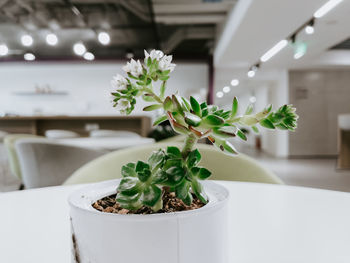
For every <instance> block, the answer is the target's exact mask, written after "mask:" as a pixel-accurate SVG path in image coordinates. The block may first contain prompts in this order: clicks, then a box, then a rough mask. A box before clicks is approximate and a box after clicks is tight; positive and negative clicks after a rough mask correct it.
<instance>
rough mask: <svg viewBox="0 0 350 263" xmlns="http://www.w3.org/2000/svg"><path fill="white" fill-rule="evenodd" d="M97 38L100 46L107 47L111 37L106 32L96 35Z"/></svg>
mask: <svg viewBox="0 0 350 263" xmlns="http://www.w3.org/2000/svg"><path fill="white" fill-rule="evenodd" d="M97 38H98V41H99V42H100V43H101V44H102V45H108V44H109V43H110V42H111V37H110V36H109V34H108V33H107V32H100V33H98V36H97Z"/></svg>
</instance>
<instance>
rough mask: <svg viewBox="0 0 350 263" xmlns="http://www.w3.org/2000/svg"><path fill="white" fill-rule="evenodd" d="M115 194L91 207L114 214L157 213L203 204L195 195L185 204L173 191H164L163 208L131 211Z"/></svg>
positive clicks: (196, 207) (197, 206)
mask: <svg viewBox="0 0 350 263" xmlns="http://www.w3.org/2000/svg"><path fill="white" fill-rule="evenodd" d="M115 197H116V194H114V195H110V196H107V197H104V198H102V199H99V200H97V201H96V202H95V203H93V204H92V207H93V208H95V209H97V210H99V211H101V212H105V213H114V214H155V213H157V214H159V213H172V212H179V211H186V210H194V209H198V208H201V207H202V206H204V205H205V204H204V203H202V202H201V201H200V200H199V199H198V198H197V197H196V196H195V195H193V201H192V204H191V205H190V206H188V205H185V204H184V202H183V201H182V200H181V199H179V198H176V197H175V193H173V192H164V194H163V204H164V205H163V209H161V210H159V211H157V212H154V211H152V209H150V208H149V207H146V206H144V207H141V208H140V209H138V210H136V211H131V210H128V209H125V208H122V207H121V206H120V205H119V203H118V202H117V201H116V199H115Z"/></svg>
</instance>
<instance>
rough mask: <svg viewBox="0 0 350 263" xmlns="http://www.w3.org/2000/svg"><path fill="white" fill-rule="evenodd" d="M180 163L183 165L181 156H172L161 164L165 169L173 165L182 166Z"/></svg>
mask: <svg viewBox="0 0 350 263" xmlns="http://www.w3.org/2000/svg"><path fill="white" fill-rule="evenodd" d="M182 165H183V160H182V158H181V157H180V158H176V157H174V158H171V159H168V160H166V162H165V164H164V166H163V169H164V170H167V169H169V168H171V167H174V166H178V167H182Z"/></svg>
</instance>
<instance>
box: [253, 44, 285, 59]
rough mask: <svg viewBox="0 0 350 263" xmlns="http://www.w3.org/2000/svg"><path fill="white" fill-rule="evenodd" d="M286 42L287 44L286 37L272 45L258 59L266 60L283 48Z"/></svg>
mask: <svg viewBox="0 0 350 263" xmlns="http://www.w3.org/2000/svg"><path fill="white" fill-rule="evenodd" d="M287 44H288V41H287V40H286V39H283V40H281V41H280V42H278V43H277V44H276V45H274V46H273V47H272V48H271V49H270V50H268V51H267V52H266V53H265V54H264V55H262V56H261V58H260V60H261V61H262V62H266V61H268V60H269V59H270V58H272V57H273V56H274V55H276V54H277V53H278V52H280V51H281V50H282V49H283V48H285V47H286V46H287Z"/></svg>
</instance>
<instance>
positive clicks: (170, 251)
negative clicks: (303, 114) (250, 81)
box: [69, 50, 297, 263]
mask: <svg viewBox="0 0 350 263" xmlns="http://www.w3.org/2000/svg"><path fill="white" fill-rule="evenodd" d="M171 62H172V56H167V55H164V54H163V52H162V51H159V50H152V51H151V52H150V53H147V52H146V51H145V59H144V63H141V62H140V61H139V60H138V61H135V60H133V59H131V61H130V62H127V64H126V66H125V67H124V68H123V69H124V70H125V71H126V72H127V75H128V77H123V76H121V75H119V74H118V75H117V76H116V77H114V78H113V80H112V86H113V88H114V90H113V92H112V96H113V103H114V106H115V107H117V109H118V110H120V112H122V113H126V114H130V113H131V112H132V111H133V109H134V106H135V104H136V97H139V96H141V97H142V98H143V99H144V100H145V101H147V102H150V103H151V104H150V105H149V106H147V107H145V108H144V111H153V110H158V109H163V112H164V114H163V115H161V116H160V117H158V118H157V119H156V120H155V122H154V125H158V124H160V123H162V122H164V121H166V120H168V121H169V122H170V124H171V126H172V128H173V129H174V131H176V132H177V133H179V134H183V135H185V136H186V139H185V142H184V146H183V148H182V149H179V148H177V147H174V146H169V147H168V148H167V149H159V150H158V151H155V152H153V153H151V154H150V157H149V159H148V160H147V161H145V160H143V161H138V162H137V163H128V164H125V165H124V166H123V167H122V170H121V171H120V173H121V176H122V179H120V180H112V181H106V182H102V183H97V184H93V185H89V186H88V187H86V188H83V189H82V190H79V191H77V192H75V193H73V194H72V195H71V196H70V198H69V203H70V207H71V223H72V224H71V225H72V236H73V262H80V263H83V262H84V263H85V262H86V263H87V262H92V263H97V262H101V263H102V262H103V263H108V262H129V263H134V262H135V263H136V262H144V263H151V262H152V263H157V262H167V263H173V262H174V263H175V262H176V263H179V262H181V263H187V262H188V263H189V262H191V263H194V262H201V263H213V262H216V263H224V262H227V260H228V259H227V251H228V246H227V220H228V218H227V210H228V207H227V200H228V196H229V194H228V191H227V190H226V189H225V188H224V187H222V186H219V185H217V184H214V183H211V182H209V181H204V180H205V179H207V178H209V177H210V175H211V172H210V171H209V170H208V169H206V168H204V167H200V166H199V163H200V160H201V154H200V152H199V151H198V149H196V148H195V146H196V143H197V141H198V140H199V139H201V138H208V139H209V141H210V142H211V143H212V144H213V145H215V146H216V147H217V148H218V150H220V151H222V152H224V153H226V154H231V155H235V154H237V151H236V150H235V148H234V147H233V145H232V144H231V143H230V142H228V141H227V139H228V138H231V137H236V136H237V137H238V138H240V139H242V140H246V139H247V138H246V136H245V134H244V133H243V132H242V130H241V129H240V127H244V126H249V127H251V128H252V130H253V131H255V132H258V128H257V125H260V126H262V127H266V128H269V129H275V128H278V129H282V130H294V129H295V128H296V121H297V115H296V114H295V109H294V108H293V107H292V106H291V105H284V106H282V107H280V108H279V109H277V110H276V111H274V112H273V111H272V106H271V105H269V106H267V107H266V108H265V109H263V110H262V111H260V112H258V113H253V107H252V106H249V107H248V108H247V110H246V111H245V114H243V115H239V116H238V115H237V111H238V101H237V99H236V98H234V99H233V103H232V109H230V110H223V109H219V107H217V106H214V105H207V103H206V102H203V103H199V102H198V101H197V100H196V99H195V98H193V97H190V99H189V100H187V99H186V98H183V97H181V96H179V95H177V94H173V95H172V96H165V90H166V83H167V80H168V79H169V74H170V73H171V72H172V71H173V70H174V68H175V64H173V63H171ZM158 81H160V83H161V84H160V87H159V90H158V89H156V88H155V87H153V84H154V83H156V82H158ZM156 90H158V91H156ZM118 172H119V171H116V173H118Z"/></svg>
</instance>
